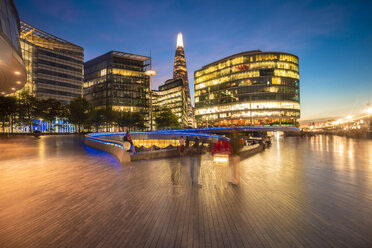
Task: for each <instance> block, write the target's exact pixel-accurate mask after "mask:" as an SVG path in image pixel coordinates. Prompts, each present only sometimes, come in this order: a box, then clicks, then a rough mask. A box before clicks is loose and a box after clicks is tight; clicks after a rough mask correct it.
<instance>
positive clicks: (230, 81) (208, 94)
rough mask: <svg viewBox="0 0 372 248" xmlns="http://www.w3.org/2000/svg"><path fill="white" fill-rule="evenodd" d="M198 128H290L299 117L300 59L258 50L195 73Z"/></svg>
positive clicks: (231, 57) (208, 66)
mask: <svg viewBox="0 0 372 248" xmlns="http://www.w3.org/2000/svg"><path fill="white" fill-rule="evenodd" d="M194 78H195V80H194V84H195V118H196V122H197V125H198V126H199V127H205V126H249V125H288V126H293V125H295V124H296V120H297V119H298V118H300V92H299V63H298V57H297V56H295V55H293V54H288V53H281V52H262V51H260V50H256V51H248V52H243V53H239V54H235V55H232V56H229V57H226V58H224V59H221V60H218V61H216V62H214V63H211V64H209V65H206V66H203V67H202V69H200V70H197V71H195V74H194Z"/></svg>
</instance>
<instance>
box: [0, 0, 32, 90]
mask: <svg viewBox="0 0 372 248" xmlns="http://www.w3.org/2000/svg"><path fill="white" fill-rule="evenodd" d="M19 25H20V24H19V16H18V12H17V9H16V6H15V4H14V1H13V0H0V95H6V94H11V93H14V92H15V91H16V90H19V89H21V88H22V87H23V86H24V84H25V82H26V68H25V66H24V63H23V60H22V53H21V47H20V43H19V31H20V26H19Z"/></svg>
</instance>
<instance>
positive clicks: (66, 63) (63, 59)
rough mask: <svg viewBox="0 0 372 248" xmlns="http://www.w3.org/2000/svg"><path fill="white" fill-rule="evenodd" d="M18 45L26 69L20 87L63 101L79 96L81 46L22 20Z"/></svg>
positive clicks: (82, 58)
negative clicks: (23, 82)
mask: <svg viewBox="0 0 372 248" xmlns="http://www.w3.org/2000/svg"><path fill="white" fill-rule="evenodd" d="M20 37H21V48H22V54H23V58H24V61H25V65H26V69H27V83H26V86H25V88H24V89H23V90H26V91H29V92H31V93H32V94H34V95H35V96H36V97H38V98H53V99H56V100H58V101H60V102H62V103H65V104H67V103H69V102H70V101H71V100H72V99H74V98H76V97H80V96H82V89H83V66H84V49H83V48H82V47H80V46H77V45H75V44H72V43H71V42H68V41H66V40H63V39H61V38H58V37H56V36H54V35H51V34H48V33H46V32H44V31H42V30H40V29H37V28H35V27H33V26H31V25H29V24H27V23H25V22H23V21H21V36H20Z"/></svg>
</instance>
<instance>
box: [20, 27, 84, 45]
mask: <svg viewBox="0 0 372 248" xmlns="http://www.w3.org/2000/svg"><path fill="white" fill-rule="evenodd" d="M20 29H21V33H20V37H21V39H24V40H28V41H31V42H32V43H34V44H35V45H38V46H42V47H45V43H49V44H51V43H54V44H59V46H61V47H63V46H67V47H69V48H78V49H83V48H82V47H80V46H78V45H75V44H73V43H71V42H69V41H66V40H64V39H61V38H59V37H57V36H54V35H52V34H49V33H47V32H45V31H43V30H40V29H38V28H35V27H34V26H32V25H30V24H28V23H26V22H24V21H20ZM48 48H50V47H48Z"/></svg>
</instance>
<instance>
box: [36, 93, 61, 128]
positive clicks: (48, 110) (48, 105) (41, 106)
mask: <svg viewBox="0 0 372 248" xmlns="http://www.w3.org/2000/svg"><path fill="white" fill-rule="evenodd" d="M63 112H64V109H63V106H62V104H61V103H60V102H59V101H57V100H55V99H52V98H49V99H43V100H39V101H38V102H37V115H38V117H40V118H42V119H43V120H45V121H47V122H48V123H49V127H50V128H51V126H52V122H53V121H54V120H55V119H56V118H57V117H63V115H64V113H63ZM49 131H50V132H51V131H52V130H49Z"/></svg>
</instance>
